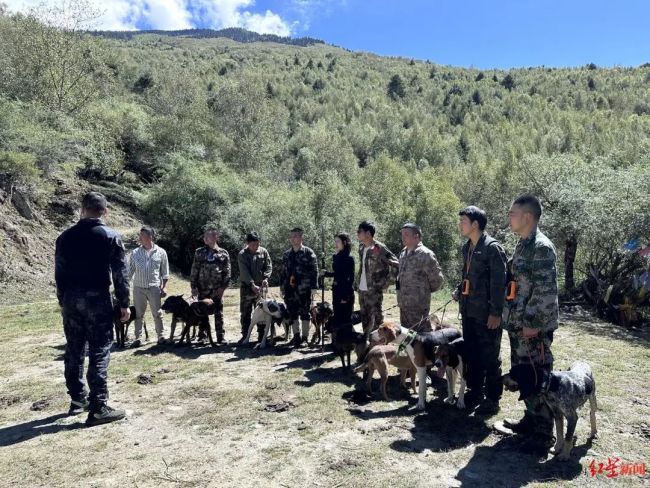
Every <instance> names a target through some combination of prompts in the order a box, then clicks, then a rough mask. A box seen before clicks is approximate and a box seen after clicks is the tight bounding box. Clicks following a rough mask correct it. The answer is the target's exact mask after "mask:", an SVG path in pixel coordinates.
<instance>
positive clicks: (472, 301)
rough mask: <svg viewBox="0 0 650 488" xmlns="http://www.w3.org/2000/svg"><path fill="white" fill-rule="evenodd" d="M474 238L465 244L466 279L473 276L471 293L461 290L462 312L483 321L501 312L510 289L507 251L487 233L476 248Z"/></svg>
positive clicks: (461, 288) (464, 275)
mask: <svg viewBox="0 0 650 488" xmlns="http://www.w3.org/2000/svg"><path fill="white" fill-rule="evenodd" d="M470 245H471V241H467V242H466V243H465V245H464V246H463V250H462V255H463V269H462V279H463V280H465V279H467V280H469V295H462V291H463V284H462V282H461V284H460V285H459V286H458V291H459V293H460V313H461V315H462V316H463V317H470V318H473V319H477V320H480V321H487V318H488V315H495V316H499V317H500V316H501V314H502V312H503V305H504V300H505V289H506V262H507V259H506V253H505V251H504V250H503V247H501V244H499V243H498V242H497V241H496V240H495V239H494V238H492V237H490V236H489V235H488V234H485V233H484V234H483V235H482V236H481V238H480V239H479V240H478V242H477V243H476V247H475V248H474V250H473V251H472V250H471V249H470Z"/></svg>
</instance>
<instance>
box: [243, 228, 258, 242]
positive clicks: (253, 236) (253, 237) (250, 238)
mask: <svg viewBox="0 0 650 488" xmlns="http://www.w3.org/2000/svg"><path fill="white" fill-rule="evenodd" d="M246 242H260V236H259V235H258V233H257V232H255V231H253V232H249V233H248V234H246Z"/></svg>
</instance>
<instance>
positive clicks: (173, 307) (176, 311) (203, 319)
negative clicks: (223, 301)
mask: <svg viewBox="0 0 650 488" xmlns="http://www.w3.org/2000/svg"><path fill="white" fill-rule="evenodd" d="M160 308H161V310H162V311H163V312H165V313H171V314H172V325H171V333H170V335H169V341H170V342H172V343H173V342H174V331H175V330H176V324H177V323H178V322H183V330H182V332H181V337H180V339H179V340H178V343H177V345H181V344H182V343H183V340H185V339H186V340H187V344H188V345H191V339H190V327H193V328H194V333H193V334H192V338H193V337H194V336H195V334H196V328H197V327H198V329H199V331H202V330H203V331H205V333H206V334H207V336H208V340H209V341H210V345H211V346H213V347H216V344H215V343H214V340H213V339H212V331H211V330H210V320H209V317H210V314H211V313H214V302H213V301H212V300H210V299H209V298H206V299H204V300H198V301H195V302H189V301H187V300H185V299H184V298H183V295H175V296H170V297H168V298H167V299H166V300H165V302H164V303H163V304H162V306H161V307H160Z"/></svg>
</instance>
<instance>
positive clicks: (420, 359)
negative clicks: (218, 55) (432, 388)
mask: <svg viewBox="0 0 650 488" xmlns="http://www.w3.org/2000/svg"><path fill="white" fill-rule="evenodd" d="M460 335H461V334H460V331H458V330H457V329H453V328H446V329H440V330H435V331H433V332H424V333H420V334H417V333H415V332H414V331H412V330H409V329H408V328H406V327H402V326H401V325H398V324H395V323H393V322H384V323H383V324H381V325H380V326H379V328H378V329H377V330H376V331H374V332H373V333H372V334H370V339H371V343H373V342H375V343H380V344H391V343H395V344H398V346H399V347H400V348H403V349H404V350H405V351H406V353H407V354H408V355H409V357H410V358H411V361H413V364H414V365H415V367H416V368H417V372H418V404H417V409H418V410H424V409H425V408H426V400H427V381H426V379H427V366H431V365H433V363H434V361H435V350H436V347H438V346H440V345H442V344H448V343H450V342H451V341H454V340H456V339H458V338H459V337H460Z"/></svg>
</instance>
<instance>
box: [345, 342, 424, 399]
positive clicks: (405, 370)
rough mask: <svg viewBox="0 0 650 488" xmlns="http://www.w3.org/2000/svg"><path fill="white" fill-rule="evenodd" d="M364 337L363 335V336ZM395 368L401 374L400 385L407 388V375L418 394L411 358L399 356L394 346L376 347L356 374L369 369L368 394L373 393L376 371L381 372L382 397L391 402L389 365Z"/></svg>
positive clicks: (356, 369)
mask: <svg viewBox="0 0 650 488" xmlns="http://www.w3.org/2000/svg"><path fill="white" fill-rule="evenodd" d="M362 335H363V334H362ZM389 364H390V365H393V366H395V367H396V368H397V369H398V370H399V372H400V385H401V386H403V387H406V375H407V374H408V375H409V377H410V378H411V388H412V389H413V393H415V394H417V391H416V389H415V373H416V368H415V365H414V364H413V361H411V358H410V357H409V356H408V355H407V354H405V355H403V356H400V355H398V354H397V346H396V345H394V344H385V345H379V346H374V347H373V348H372V349H370V351H369V352H368V354H366V358H365V360H364V361H363V363H361V365H359V366H357V368H355V370H354V372H355V373H360V372H362V371H364V370H365V369H366V368H367V369H368V377H367V378H366V389H367V390H368V393H372V375H373V374H374V372H375V371H379V376H380V378H381V388H380V389H381V396H382V397H383V398H384V400H386V401H390V398H388V394H387V393H386V383H387V382H388V365H389Z"/></svg>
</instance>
